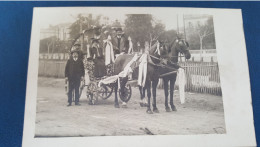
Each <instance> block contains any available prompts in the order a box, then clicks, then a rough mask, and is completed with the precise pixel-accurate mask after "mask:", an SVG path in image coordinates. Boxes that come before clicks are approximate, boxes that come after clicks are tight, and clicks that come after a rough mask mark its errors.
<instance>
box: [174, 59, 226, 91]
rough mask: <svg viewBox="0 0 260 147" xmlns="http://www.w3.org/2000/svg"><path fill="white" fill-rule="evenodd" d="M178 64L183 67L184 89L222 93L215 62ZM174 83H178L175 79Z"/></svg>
mask: <svg viewBox="0 0 260 147" xmlns="http://www.w3.org/2000/svg"><path fill="white" fill-rule="evenodd" d="M180 65H181V66H182V67H184V69H185V75H186V84H185V89H186V91H191V92H200V93H210V94H215V95H222V92H221V84H220V76H219V68H218V64H217V63H215V62H182V63H180ZM177 80H178V79H177ZM176 85H178V81H176ZM176 88H178V86H176Z"/></svg>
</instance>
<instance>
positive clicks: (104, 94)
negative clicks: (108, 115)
mask: <svg viewBox="0 0 260 147" xmlns="http://www.w3.org/2000/svg"><path fill="white" fill-rule="evenodd" d="M113 89H114V88H113V87H112V86H107V85H102V86H101V87H99V88H98V95H99V96H98V97H101V98H102V99H104V100H105V99H107V98H109V97H110V96H111V95H112V93H113Z"/></svg>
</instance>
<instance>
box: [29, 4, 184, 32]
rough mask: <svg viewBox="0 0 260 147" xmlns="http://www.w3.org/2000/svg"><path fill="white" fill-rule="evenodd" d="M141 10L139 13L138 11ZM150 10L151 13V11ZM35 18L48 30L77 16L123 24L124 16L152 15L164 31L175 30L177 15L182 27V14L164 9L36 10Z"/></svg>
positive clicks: (84, 8) (71, 20) (80, 8)
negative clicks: (88, 16) (108, 19)
mask: <svg viewBox="0 0 260 147" xmlns="http://www.w3.org/2000/svg"><path fill="white" fill-rule="evenodd" d="M140 10H141V11H140ZM151 10H152V11H151ZM34 12H36V11H34ZM37 13H38V14H39V15H37V17H40V18H41V22H40V23H39V25H40V28H48V27H49V25H57V24H61V23H72V22H75V20H76V17H77V15H78V14H83V15H84V14H85V15H87V14H90V13H91V14H93V15H100V14H101V15H103V16H108V17H109V18H110V20H112V21H115V20H119V21H120V22H124V20H125V19H126V14H152V15H153V17H154V18H155V19H156V20H160V21H161V23H163V24H164V25H165V27H166V30H171V29H175V30H176V29H177V15H178V19H179V27H181V26H182V25H183V19H182V17H183V14H181V13H170V11H165V9H162V10H159V9H158V8H154V9H148V8H142V9H140V8H138V9H137V8H108V7H106V8H101V7H96V8H93V7H87V8H86V7H77V8H75V7H74V8H72V7H70V8H38V10H37Z"/></svg>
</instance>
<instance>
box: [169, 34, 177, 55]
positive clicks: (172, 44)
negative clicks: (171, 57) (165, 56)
mask: <svg viewBox="0 0 260 147" xmlns="http://www.w3.org/2000/svg"><path fill="white" fill-rule="evenodd" d="M177 39H178V38H175V39H174V40H173V41H172V42H171V43H170V45H169V48H168V53H170V52H171V49H172V47H175V46H176V40H177Z"/></svg>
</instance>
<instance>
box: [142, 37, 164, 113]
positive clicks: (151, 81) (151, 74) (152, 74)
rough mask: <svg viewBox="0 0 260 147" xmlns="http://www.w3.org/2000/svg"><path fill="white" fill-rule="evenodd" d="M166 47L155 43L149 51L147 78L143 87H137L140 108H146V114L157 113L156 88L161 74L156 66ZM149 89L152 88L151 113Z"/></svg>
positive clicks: (158, 42) (160, 43) (159, 42)
mask: <svg viewBox="0 0 260 147" xmlns="http://www.w3.org/2000/svg"><path fill="white" fill-rule="evenodd" d="M166 50H167V49H166V46H165V44H164V43H162V42H161V41H157V42H156V43H155V44H154V45H153V46H152V47H151V48H150V49H149V55H150V56H149V59H150V60H148V64H147V76H146V81H145V84H144V86H140V85H139V92H140V98H141V102H140V106H141V107H145V106H146V107H147V110H146V112H147V113H148V114H152V113H153V112H155V113H159V110H158V108H157V106H156V88H157V85H158V82H159V74H158V73H161V72H160V71H161V68H160V67H159V66H157V64H159V63H160V57H161V55H162V54H165V55H166V54H167V53H166ZM151 87H152V95H153V102H152V105H153V112H152V111H151V106H150V103H151V102H150V98H151ZM145 90H147V97H148V103H146V102H145V101H144V100H145Z"/></svg>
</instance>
